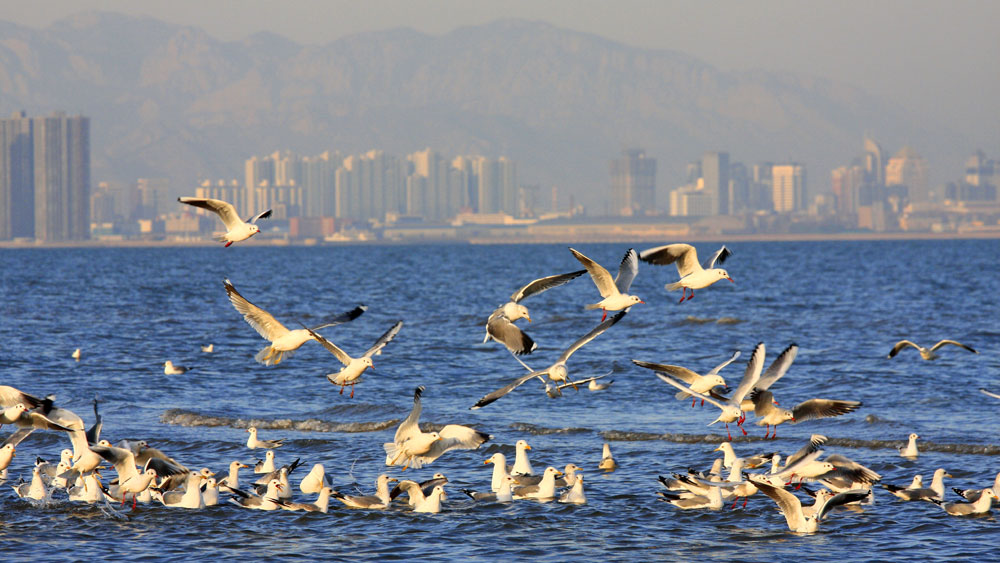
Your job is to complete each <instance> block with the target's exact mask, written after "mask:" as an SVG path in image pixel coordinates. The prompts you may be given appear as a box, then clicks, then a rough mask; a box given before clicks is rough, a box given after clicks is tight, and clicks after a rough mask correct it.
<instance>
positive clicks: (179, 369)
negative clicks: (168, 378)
mask: <svg viewBox="0 0 1000 563" xmlns="http://www.w3.org/2000/svg"><path fill="white" fill-rule="evenodd" d="M187 372H188V368H187V367H185V366H175V365H174V363H173V362H171V361H170V360H167V361H165V362H163V374H164V375H180V374H182V373H187Z"/></svg>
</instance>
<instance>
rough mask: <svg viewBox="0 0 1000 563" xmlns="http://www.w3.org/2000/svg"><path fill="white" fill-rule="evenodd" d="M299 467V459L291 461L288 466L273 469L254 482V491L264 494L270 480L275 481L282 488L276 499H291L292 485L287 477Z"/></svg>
mask: <svg viewBox="0 0 1000 563" xmlns="http://www.w3.org/2000/svg"><path fill="white" fill-rule="evenodd" d="M300 465H301V462H300V459H299V458H295V461H293V462H292V463H290V464H288V465H282V466H281V467H279V468H278V469H275V470H274V471H272V472H270V473H265V474H263V475H262V476H261V477H260V478H259V479H257V480H256V481H254V484H253V486H254V489H255V490H256V491H257V494H264V492H265V489H266V488H267V483H268V482H269V481H270V480H271V479H277V480H278V482H280V483H281V487H282V488H281V490H279V492H278V497H279V498H291V496H292V485H291V483H289V481H288V476H289V475H291V473H292V472H293V471H295V470H296V469H297V468H298V467H299V466H300Z"/></svg>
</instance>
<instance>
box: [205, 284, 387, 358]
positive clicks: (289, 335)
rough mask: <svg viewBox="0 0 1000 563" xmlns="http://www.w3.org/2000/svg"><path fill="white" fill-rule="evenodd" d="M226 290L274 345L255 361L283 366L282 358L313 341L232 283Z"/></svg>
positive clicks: (355, 313) (343, 318)
mask: <svg viewBox="0 0 1000 563" xmlns="http://www.w3.org/2000/svg"><path fill="white" fill-rule="evenodd" d="M223 285H224V286H225V288H226V294H227V295H229V301H230V302H232V304H233V307H234V308H235V309H236V310H237V311H238V312H239V313H240V314H242V315H243V318H244V319H245V320H246V321H247V323H249V324H250V326H252V327H253V328H254V330H256V331H257V333H258V334H260V335H261V337H263V338H264V339H265V340H268V341H270V342H271V345H270V346H267V347H265V348H264V349H263V350H261V351H260V352H257V355H256V356H254V359H255V360H257V361H258V362H260V363H262V364H264V365H268V366H270V365H277V364H279V363H281V360H282V357H283V356H287V355H291V353H292V352H294V351H295V350H298V349H299V347H300V346H302V345H303V344H305V343H306V342H308V341H310V340H313V337H312V335H311V334H310V333H309V330H310V329H306V328H300V329H296V330H288V329H287V328H286V327H285V325H283V324H281V323H280V322H278V320H277V319H275V318H274V317H273V316H272V315H271V313H268V312H267V311H265V310H264V309H261V308H260V307H258V306H256V305H254V304H253V303H251V302H249V301H247V300H246V298H244V297H243V296H242V295H240V293H239V292H238V291H236V288H235V287H233V283H232V282H231V281H229V280H228V279H227V280H225V282H224V284H223ZM366 310H368V307H366V306H364V305H360V306H358V307H355V308H354V309H352V310H350V311H348V312H346V313H341V314H339V315H337V316H336V317H334V318H332V319H330V320H329V321H327V322H325V323H323V324H321V325H318V326H314V327H312V330H319V329H321V328H326V327H330V326H337V325H339V324H343V323H346V322H349V321H353V320H354V319H356V318H358V317H360V316H361V314H362V313H364V312H365V311H366Z"/></svg>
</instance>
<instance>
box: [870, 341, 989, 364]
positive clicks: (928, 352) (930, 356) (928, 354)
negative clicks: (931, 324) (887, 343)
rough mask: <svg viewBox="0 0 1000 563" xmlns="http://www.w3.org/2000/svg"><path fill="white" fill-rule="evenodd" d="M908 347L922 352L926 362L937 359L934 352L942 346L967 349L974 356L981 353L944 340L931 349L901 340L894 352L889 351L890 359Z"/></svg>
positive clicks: (959, 343)
mask: <svg viewBox="0 0 1000 563" xmlns="http://www.w3.org/2000/svg"><path fill="white" fill-rule="evenodd" d="M907 346H911V347H913V348H916V349H917V351H918V352H920V357H921V358H923V359H925V360H934V359H936V358H937V357H938V355H937V354H935V353H934V352H935V351H936V350H937V349H938V348H940V347H942V346H958V347H959V348H965V349H966V350H968V351H970V352H972V353H973V354H978V353H979V352H977V351H975V350H974V349H973V348H972V347H971V346H966V345H965V344H962V343H961V342H955V341H954V340H942V341H940V342H938V343H937V344H935V345H933V346H931V347H930V349H927V348H924V347H923V346H917V345H916V344H914V343H912V342H910V341H909V340H900V341H899V342H897V343H896V345H895V346H893V347H892V350H889V356H888V357H890V358H892V357H894V356H895V355H896V354H898V353H899V351H900V350H902V349H903V348H906V347H907Z"/></svg>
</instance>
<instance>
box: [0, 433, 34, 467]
mask: <svg viewBox="0 0 1000 563" xmlns="http://www.w3.org/2000/svg"><path fill="white" fill-rule="evenodd" d="M34 431H35V429H34V428H21V429H19V430H18V431H17V432H14V433H13V434H11V435H10V436H7V438H6V439H5V440H4V441H3V444H0V471H6V470H7V467H9V466H10V463H11V461H13V460H14V458H15V457H17V445H18V444H20V443H21V441H23V440H24V439H25V438H27V437H28V435H29V434H31V433H32V432H34Z"/></svg>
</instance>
